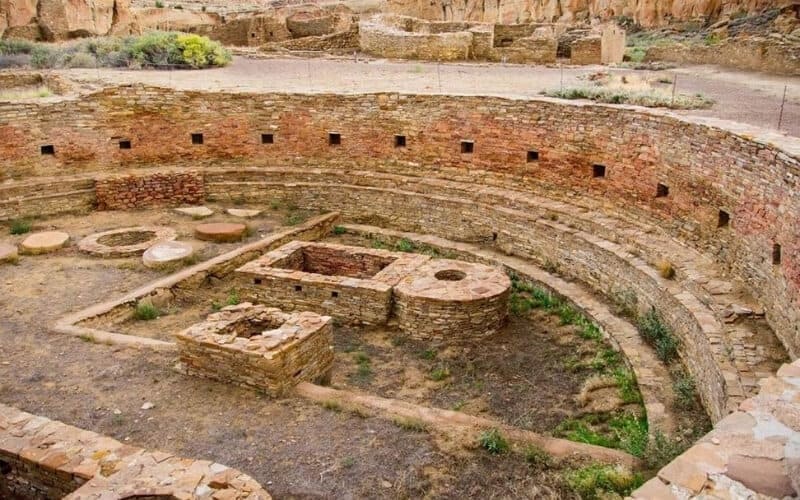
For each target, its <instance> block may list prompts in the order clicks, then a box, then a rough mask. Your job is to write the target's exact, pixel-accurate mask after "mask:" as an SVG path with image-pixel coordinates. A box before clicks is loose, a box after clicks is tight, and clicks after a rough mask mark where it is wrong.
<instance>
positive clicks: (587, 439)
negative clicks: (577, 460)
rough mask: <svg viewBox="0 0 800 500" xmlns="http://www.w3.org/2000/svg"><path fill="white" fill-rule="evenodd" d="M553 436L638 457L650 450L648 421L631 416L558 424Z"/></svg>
mask: <svg viewBox="0 0 800 500" xmlns="http://www.w3.org/2000/svg"><path fill="white" fill-rule="evenodd" d="M554 434H555V435H556V436H560V437H563V438H565V439H569V440H570V441H575V442H577V443H587V444H593V445H596V446H604V447H606V448H617V449H620V450H624V451H626V452H628V453H630V454H631V455H634V456H637V457H642V456H644V454H645V452H646V450H647V446H648V428H647V418H646V417H645V416H636V415H634V414H632V413H622V414H612V415H609V414H598V415H587V416H585V417H583V418H579V419H577V418H569V419H566V420H564V421H562V422H561V423H560V424H558V426H557V427H556V429H555V431H554Z"/></svg>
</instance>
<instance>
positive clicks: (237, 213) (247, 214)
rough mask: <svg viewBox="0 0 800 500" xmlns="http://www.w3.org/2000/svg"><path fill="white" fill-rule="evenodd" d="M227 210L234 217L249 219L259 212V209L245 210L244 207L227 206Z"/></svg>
mask: <svg viewBox="0 0 800 500" xmlns="http://www.w3.org/2000/svg"><path fill="white" fill-rule="evenodd" d="M227 212H228V213H229V214H230V215H233V216H234V217H242V218H244V219H249V218H251V217H256V216H258V215H259V214H260V213H261V210H247V209H244V208H229V209H228V210H227Z"/></svg>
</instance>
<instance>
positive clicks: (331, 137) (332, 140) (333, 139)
mask: <svg viewBox="0 0 800 500" xmlns="http://www.w3.org/2000/svg"><path fill="white" fill-rule="evenodd" d="M341 143H342V134H339V133H336V132H331V133H329V134H328V144H330V145H331V146H338V145H339V144H341Z"/></svg>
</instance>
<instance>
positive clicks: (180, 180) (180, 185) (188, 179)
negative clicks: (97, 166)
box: [95, 172, 205, 210]
mask: <svg viewBox="0 0 800 500" xmlns="http://www.w3.org/2000/svg"><path fill="white" fill-rule="evenodd" d="M95 198H96V200H97V209H98V210H130V209H133V208H143V207H152V206H177V205H196V204H198V203H202V202H203V200H204V199H205V192H204V188H203V176H202V174H200V173H198V172H166V173H155V174H152V175H147V176H134V175H126V176H122V177H116V176H111V177H104V178H102V179H98V180H97V182H95Z"/></svg>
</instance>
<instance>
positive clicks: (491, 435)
mask: <svg viewBox="0 0 800 500" xmlns="http://www.w3.org/2000/svg"><path fill="white" fill-rule="evenodd" d="M478 443H479V444H480V445H481V448H483V449H484V450H486V451H488V452H489V453H491V454H492V455H498V454H500V453H505V452H506V451H508V441H506V439H505V438H504V437H503V435H502V434H501V433H500V430H499V429H496V428H493V429H488V430H486V431H483V432H482V433H481V435H480V436H478Z"/></svg>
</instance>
